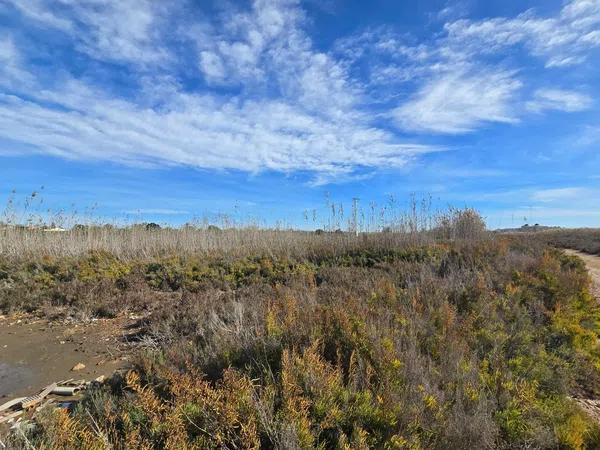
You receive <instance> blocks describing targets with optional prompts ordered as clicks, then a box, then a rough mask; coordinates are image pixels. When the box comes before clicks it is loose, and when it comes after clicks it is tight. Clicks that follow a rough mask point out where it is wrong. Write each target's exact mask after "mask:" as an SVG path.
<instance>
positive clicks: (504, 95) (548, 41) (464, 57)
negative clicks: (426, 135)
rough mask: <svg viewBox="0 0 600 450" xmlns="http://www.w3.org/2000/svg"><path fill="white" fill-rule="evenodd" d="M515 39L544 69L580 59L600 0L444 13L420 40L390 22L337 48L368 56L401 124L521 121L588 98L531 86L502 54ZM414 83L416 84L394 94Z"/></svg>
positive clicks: (467, 127) (590, 40) (581, 105)
mask: <svg viewBox="0 0 600 450" xmlns="http://www.w3.org/2000/svg"><path fill="white" fill-rule="evenodd" d="M443 17H445V16H444V15H443V14H442V18H443ZM516 47H520V48H521V49H522V50H524V51H525V52H527V53H528V54H529V55H530V58H531V59H532V60H534V61H535V60H536V59H537V60H541V61H543V63H544V65H545V67H546V70H552V69H555V68H557V67H565V66H569V65H574V64H579V63H582V62H584V61H585V60H586V58H587V55H588V54H589V53H590V52H591V51H592V50H594V49H595V48H597V47H600V1H599V0H573V1H571V2H568V3H566V4H565V5H564V7H563V8H562V9H561V10H560V11H559V12H558V14H557V15H555V16H553V17H540V16H538V15H536V13H535V11H533V10H529V11H526V12H524V13H523V14H520V15H518V16H516V17H514V18H503V17H499V18H488V19H483V20H478V21H474V20H469V19H460V20H455V21H449V22H447V23H446V24H445V25H444V27H443V32H442V33H441V34H439V35H437V36H436V37H435V38H433V39H431V40H429V41H425V42H417V43H415V42H414V40H413V39H411V38H410V37H409V36H406V35H404V34H399V33H396V32H394V30H392V29H390V28H389V27H380V28H376V29H368V30H366V31H364V32H363V33H361V34H358V35H355V36H351V37H347V38H342V39H340V40H339V41H338V43H337V45H336V51H337V52H338V53H339V54H340V55H341V56H342V57H344V58H346V59H347V61H348V62H349V64H351V65H356V66H358V65H360V64H362V65H364V64H365V62H366V61H369V67H370V73H369V76H370V83H371V86H372V87H373V90H376V91H377V92H378V94H379V95H381V92H386V93H387V94H388V97H387V98H385V100H389V99H393V98H396V99H399V100H400V102H401V104H400V105H399V106H397V107H396V108H395V109H394V110H393V112H392V114H391V117H393V118H394V119H395V121H396V123H397V125H398V127H399V128H400V129H402V130H405V131H416V132H421V133H422V132H433V133H447V134H458V133H467V132H472V131H474V130H476V129H478V128H480V127H482V126H485V125H487V124H489V123H516V122H519V121H520V119H522V118H523V116H524V115H526V114H527V112H538V113H539V112H542V111H551V110H560V111H566V112H575V111H581V110H583V109H586V108H588V107H589V106H590V105H591V99H590V97H589V95H587V94H586V93H584V92H576V91H573V90H565V89H561V88H556V87H545V88H540V87H537V86H535V80H531V79H527V78H526V77H525V76H524V75H523V74H522V73H521V72H522V70H521V69H522V67H521V66H520V65H517V64H515V61H514V60H513V59H514V58H508V57H507V52H509V53H508V55H510V52H512V51H513V49H515V48H516ZM528 62H530V63H531V61H528ZM415 83H416V84H417V90H416V92H413V93H412V94H408V95H406V94H404V95H403V96H400V97H398V96H397V94H396V93H397V92H398V91H400V92H406V91H407V90H408V91H409V92H410V90H411V85H414V84H415Z"/></svg>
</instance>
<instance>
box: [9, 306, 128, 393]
mask: <svg viewBox="0 0 600 450" xmlns="http://www.w3.org/2000/svg"><path fill="white" fill-rule="evenodd" d="M133 322H134V320H132V319H130V318H127V317H120V318H116V319H104V320H96V321H93V322H91V323H89V324H81V323H59V322H50V321H47V320H39V319H34V318H31V317H23V316H21V317H19V316H11V317H6V316H0V380H1V382H0V403H2V399H3V398H6V397H8V398H10V397H17V396H26V395H31V394H33V393H35V392H38V391H39V390H40V389H42V388H43V387H44V386H47V385H48V384H50V383H52V382H55V381H59V380H65V379H69V378H75V379H86V380H90V379H94V378H96V377H98V376H100V375H110V374H112V373H113V372H114V371H115V370H116V369H119V368H121V367H123V366H124V365H125V364H126V362H127V349H128V348H129V345H128V344H127V337H128V335H130V334H131V333H132V323H133ZM133 331H134V330H133ZM80 363H81V364H83V365H85V368H83V369H80V370H77V371H72V370H71V369H72V368H73V367H74V366H76V365H77V364H80Z"/></svg>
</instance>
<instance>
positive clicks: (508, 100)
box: [392, 70, 522, 134]
mask: <svg viewBox="0 0 600 450" xmlns="http://www.w3.org/2000/svg"><path fill="white" fill-rule="evenodd" d="M521 86H522V83H521V82H520V81H519V80H517V79H515V78H514V76H513V74H512V73H511V72H508V71H489V70H484V71H479V72H475V73H464V72H457V73H454V72H450V73H444V74H442V75H441V76H439V77H438V78H435V79H432V80H431V81H430V82H429V83H427V84H426V85H424V86H423V87H422V88H421V89H420V90H419V91H418V92H417V94H416V95H415V96H414V97H413V98H412V99H410V100H409V101H408V102H406V103H405V104H403V105H402V106H400V107H398V108H397V109H395V110H394V111H393V112H392V116H393V117H394V119H395V120H396V121H397V122H398V124H399V125H400V127H402V128H405V129H409V130H414V131H420V132H436V133H450V134H452V133H466V132H469V131H472V130H473V129H475V128H477V127H479V126H481V125H482V124H484V123H486V122H503V123H514V122H516V121H518V119H517V117H516V116H515V114H514V113H513V111H512V109H511V105H512V103H513V100H514V99H515V97H516V94H517V92H518V90H519V89H520V88H521Z"/></svg>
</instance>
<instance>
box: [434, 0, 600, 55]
mask: <svg viewBox="0 0 600 450" xmlns="http://www.w3.org/2000/svg"><path fill="white" fill-rule="evenodd" d="M599 27H600V1H599V0H573V1H571V2H569V3H567V4H565V6H564V8H563V9H562V10H561V11H560V13H559V14H558V15H557V16H555V17H549V18H542V17H538V16H536V15H535V13H534V12H533V11H531V10H530V11H527V12H525V13H523V14H520V15H519V16H517V17H515V18H492V19H484V20H480V21H471V20H459V21H456V22H452V23H447V24H446V26H445V28H446V31H447V33H448V39H447V44H448V46H449V48H450V49H451V50H453V51H456V52H460V53H463V54H464V53H465V52H467V53H470V54H477V53H493V52H497V51H498V50H500V49H502V48H506V47H509V46H514V45H517V44H520V45H523V46H525V48H527V49H528V50H529V51H530V52H531V53H532V54H534V55H536V56H539V57H542V58H544V59H545V60H546V66H547V67H560V66H567V65H572V64H577V63H580V62H582V61H583V60H585V58H586V54H587V52H589V50H591V49H592V48H593V47H596V46H598V45H600V39H598V36H597V34H598V30H599Z"/></svg>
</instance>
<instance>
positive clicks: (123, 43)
mask: <svg viewBox="0 0 600 450" xmlns="http://www.w3.org/2000/svg"><path fill="white" fill-rule="evenodd" d="M4 1H5V2H7V3H9V4H12V5H13V6H14V7H15V8H17V9H18V10H19V11H20V12H21V14H23V15H24V16H26V17H27V18H29V19H30V20H33V21H34V22H36V23H38V24H40V25H43V26H46V27H50V28H54V29H57V30H60V31H62V32H64V33H66V34H68V35H70V36H71V37H72V39H73V41H74V44H75V45H76V47H77V48H78V49H79V50H80V51H83V52H85V53H87V54H89V55H90V56H92V57H94V58H99V59H103V60H112V61H128V62H136V63H149V62H159V61H165V60H166V59H167V57H168V52H167V50H166V49H165V47H164V46H163V45H161V35H160V31H161V27H162V26H163V25H164V24H163V23H162V22H163V19H165V17H166V16H167V15H168V14H169V12H170V11H169V8H168V6H167V4H166V3H164V4H163V3H162V2H153V1H152V0H129V1H122V0H83V1H82V0H59V1H57V2H56V3H54V4H53V3H50V2H48V1H44V0H4Z"/></svg>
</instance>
